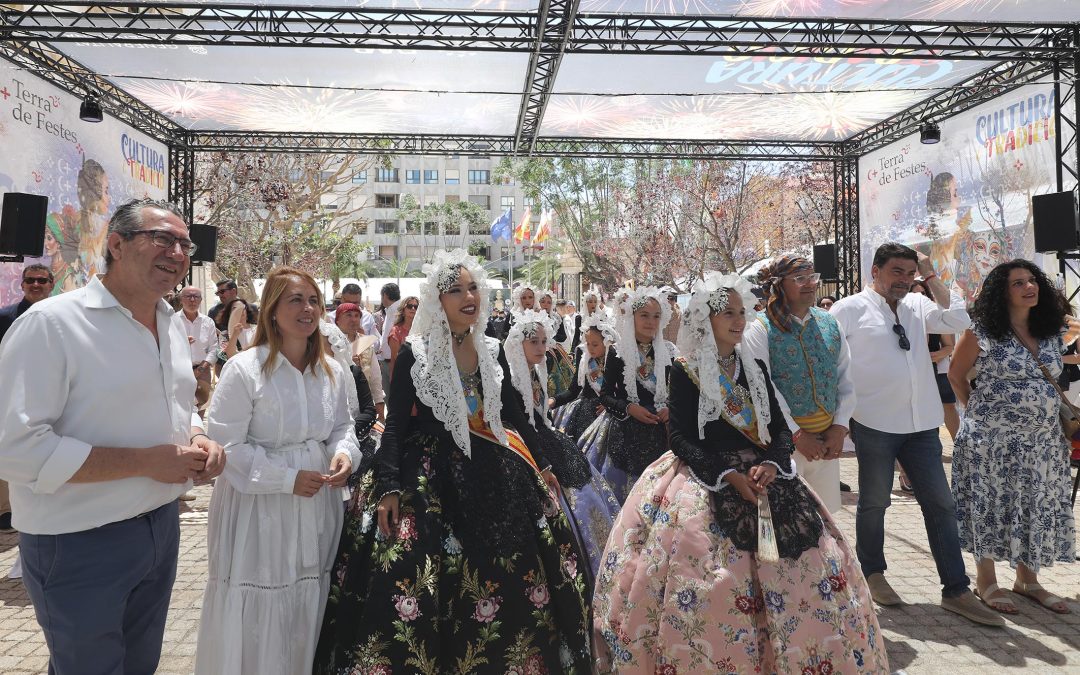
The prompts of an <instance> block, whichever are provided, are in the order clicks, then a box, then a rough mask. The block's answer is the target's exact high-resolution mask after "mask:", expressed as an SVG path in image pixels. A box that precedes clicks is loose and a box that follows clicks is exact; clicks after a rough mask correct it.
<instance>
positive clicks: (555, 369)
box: [536, 289, 574, 396]
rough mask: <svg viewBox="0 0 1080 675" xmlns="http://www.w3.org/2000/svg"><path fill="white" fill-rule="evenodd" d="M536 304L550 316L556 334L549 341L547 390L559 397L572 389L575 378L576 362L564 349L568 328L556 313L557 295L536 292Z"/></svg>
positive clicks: (543, 291)
mask: <svg viewBox="0 0 1080 675" xmlns="http://www.w3.org/2000/svg"><path fill="white" fill-rule="evenodd" d="M536 304H537V305H538V306H539V309H540V311H541V312H543V313H545V314H546V315H547V316H548V320H549V321H550V322H551V325H552V326H554V327H555V328H554V330H555V333H554V334H553V335H551V339H550V340H549V341H548V351H547V356H546V359H545V360H546V367H547V372H548V384H547V390H548V392H550V394H551V395H552V396H558V395H559V394H562V393H563V392H565V391H566V390H567V389H569V388H570V383H571V382H573V378H574V362H573V360H572V359H571V358H570V355H569V354H567V353H566V350H565V349H563V346H562V343H563V342H566V326H565V325H564V324H563V321H562V317H561V316H559V313H558V312H556V311H555V294H554V293H552V292H551V291H549V290H547V289H542V290H538V291H536Z"/></svg>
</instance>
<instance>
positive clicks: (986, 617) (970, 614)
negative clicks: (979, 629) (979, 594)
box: [941, 591, 1005, 626]
mask: <svg viewBox="0 0 1080 675" xmlns="http://www.w3.org/2000/svg"><path fill="white" fill-rule="evenodd" d="M941 607H942V608H943V609H947V610H948V611H950V612H954V613H956V614H959V615H960V616H962V617H964V618H965V619H968V620H970V621H974V622H975V623H981V624H982V625H984V626H1004V625H1005V617H1003V616H1001V615H1000V614H998V613H997V612H995V611H994V610H992V609H990V608H989V607H987V606H986V605H984V604H982V603H981V602H979V599H978V598H976V597H975V594H974V593H972V592H971V591H964V594H963V595H958V596H956V597H955V598H942V599H941Z"/></svg>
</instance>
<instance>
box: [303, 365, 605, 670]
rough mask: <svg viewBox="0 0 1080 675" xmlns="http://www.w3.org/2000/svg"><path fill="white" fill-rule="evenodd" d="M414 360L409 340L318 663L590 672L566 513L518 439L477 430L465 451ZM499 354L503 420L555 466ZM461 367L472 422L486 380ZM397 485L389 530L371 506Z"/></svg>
mask: <svg viewBox="0 0 1080 675" xmlns="http://www.w3.org/2000/svg"><path fill="white" fill-rule="evenodd" d="M414 360H415V357H414V355H413V352H412V348H411V345H408V344H406V345H404V346H403V347H402V350H401V352H400V353H399V355H398V361H397V364H396V366H395V377H394V378H393V380H392V389H391V393H390V398H389V406H390V409H389V412H388V417H387V424H386V432H385V433H384V435H383V439H382V446H381V448H380V450H379V454H378V456H377V458H376V462H375V469H374V470H373V471H372V472H370V473H368V474H367V475H366V476H365V477H364V479H363V480H362V481H361V484H360V489H358V490H357V491H356V494H355V495H354V496H353V499H352V502H351V503H350V505H349V511H348V513H347V515H346V521H345V528H344V532H343V534H342V538H341V544H340V547H339V550H338V556H337V562H336V563H335V567H334V572H333V579H332V582H331V589H330V597H329V600H328V602H327V609H326V614H325V617H324V620H323V627H322V632H321V635H320V637H319V643H318V646H317V648H316V655H315V664H314V670H313V672H314V673H326V674H331V673H332V674H334V675H343V674H348V675H353V674H360V673H364V674H369V673H370V674H379V675H390V674H391V673H424V674H428V675H436V674H439V675H442V674H448V673H458V674H462V675H464V674H465V673H493V674H494V673H498V674H499V675H502V674H504V673H522V674H524V673H553V674H554V673H588V672H590V668H591V666H590V646H589V607H588V603H587V600H586V598H587V596H588V590H587V589H586V588H585V583H586V582H585V574H584V566H585V565H586V564H587V563H586V562H585V559H584V558H583V554H582V552H581V551H580V549H579V547H578V544H577V542H576V540H575V537H574V533H573V531H572V530H571V528H570V524H569V523H568V521H567V518H566V516H565V515H564V514H563V512H562V510H561V509H560V508H559V505H558V503H557V502H556V501H555V499H553V497H552V495H551V493H550V492H549V491H548V490H547V487H546V486H545V485H544V483H543V481H542V479H541V478H540V476H539V474H538V472H537V470H536V468H534V467H533V466H530V464H529V463H527V462H526V461H525V460H524V459H522V457H520V456H518V455H517V454H515V453H514V452H512V451H511V450H510V449H507V448H505V447H503V446H501V445H499V444H497V443H495V442H492V441H489V440H485V439H483V438H480V437H478V436H477V435H476V434H475V433H474V434H470V440H471V458H469V457H466V456H465V454H464V453H463V452H462V451H461V449H460V448H459V447H458V446H457V445H456V444H455V442H454V440H453V437H452V435H451V434H450V432H449V431H448V430H447V429H446V428H445V426H444V425H443V424H442V423H441V422H439V421H438V420H437V419H436V418H435V417H434V414H433V413H432V411H431V409H430V408H428V407H427V406H425V405H424V404H423V403H421V402H420V401H419V400H418V399H417V396H416V389H415V386H414V384H413V382H412V378H411V377H409V373H410V369H411V367H412V364H413V363H414ZM499 362H500V365H501V367H502V368H503V371H504V375H503V391H502V392H501V395H502V399H503V401H504V405H503V408H502V410H503V418H504V421H505V422H506V424H507V427H508V428H510V427H512V428H514V429H517V430H518V431H519V432H520V434H521V438H522V439H524V441H525V443H526V445H527V446H528V448H529V450H530V451H531V452H532V454H533V457H534V458H535V460H536V462H537V464H539V465H540V466H541V467H543V466H546V464H545V462H544V458H543V455H542V450H541V449H540V444H539V443H538V442H537V439H536V435H535V432H534V430H533V429H532V427H531V425H529V423H528V421H527V420H526V418H525V415H524V410H523V409H522V406H521V405H520V397H518V394H517V392H516V391H514V389H513V386H512V385H511V384H510V375H509V372H507V370H508V369H507V368H506V363H505V359H504V358H503V357H502V355H501V352H500V356H499ZM477 379H478V378H477ZM462 380H463V395H464V396H466V400H467V402H468V404H469V410H470V413H471V414H470V426H471V427H472V428H474V429H477V428H478V427H484V428H486V426H485V425H484V423H483V399H484V397H483V392H481V391H479V387H478V384H477V383H476V382H475V381H468V378H465V377H463V378H462ZM414 405H415V406H416V410H417V415H416V416H415V417H411V416H410V412H411V411H412V408H413V406H414ZM393 491H400V495H401V497H400V516H399V518H400V520H399V525H398V527H397V530H396V532H394V533H393V534H392V535H391V537H390V538H385V537H383V536H382V535H381V534H379V531H378V517H377V514H376V512H375V509H376V507H377V506H378V502H379V500H380V499H381V497H382V496H383V495H384V494H386V493H388V492H393Z"/></svg>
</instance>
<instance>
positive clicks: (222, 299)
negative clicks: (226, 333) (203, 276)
mask: <svg viewBox="0 0 1080 675" xmlns="http://www.w3.org/2000/svg"><path fill="white" fill-rule="evenodd" d="M214 295H216V296H217V298H218V302H217V304H216V305H214V306H213V307H211V308H210V309H209V310H207V312H206V315H207V316H208V317H210V319H211V320H213V321H214V323H218V313H219V312H221V310H222V309H224V308H225V305H227V304H229V303H231V302H232V301H233V300H235V299H236V297H237V287H236V280H235V279H222V280H221V281H219V282H217V291H216V292H215V293H214Z"/></svg>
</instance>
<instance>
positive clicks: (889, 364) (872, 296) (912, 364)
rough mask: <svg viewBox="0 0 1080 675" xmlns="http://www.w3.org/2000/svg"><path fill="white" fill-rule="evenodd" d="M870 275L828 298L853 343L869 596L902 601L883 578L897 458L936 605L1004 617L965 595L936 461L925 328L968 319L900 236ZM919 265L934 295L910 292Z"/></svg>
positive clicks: (959, 326) (980, 616) (983, 619)
mask: <svg viewBox="0 0 1080 675" xmlns="http://www.w3.org/2000/svg"><path fill="white" fill-rule="evenodd" d="M870 273H871V275H872V276H873V283H872V284H871V285H870V286H868V287H867V288H866V289H864V290H863V291H862V292H861V293H858V294H856V295H853V296H850V297H847V298H842V299H840V300H838V301H837V302H836V304H835V305H833V307H832V311H831V312H830V314H831V315H832V316H833V317H835V318H836V320H837V321H838V322H839V324H840V327H841V328H842V329H843V330H844V333H845V335H846V336H847V340H848V344H849V345H850V346H851V364H852V365H851V372H852V379H853V380H854V382H855V394H856V397H857V401H856V405H855V413H854V414H853V415H852V421H851V435H852V439H853V440H854V441H855V452H856V455H857V456H858V459H859V506H858V509H857V510H856V513H855V537H856V541H855V551H856V553H857V554H858V556H859V563H860V564H861V565H862V571H863V574H864V575H866V581H867V584H868V585H869V586H870V593H871V595H872V596H873V598H874V600H875V601H876V602H877V603H878V604H880V605H898V604H901V602H902V601H901V600H900V597H899V596H898V595H897V594H896V592H895V591H894V590H893V589H892V586H890V585H889V582H888V581H886V579H885V569H886V567H887V565H886V563H885V550H884V546H885V510H886V509H887V508H889V504H890V503H891V500H890V496H889V495H890V492H891V491H892V485H893V465H894V464H895V463H896V461H897V460H899V462H900V466H902V467H903V468H904V470H905V471H906V472H907V475H908V477H909V478H910V479H911V482H912V485H913V486H914V488H915V499H916V501H918V503H919V507H920V508H921V509H922V514H923V522H924V523H925V525H926V534H927V537H928V539H929V542H930V552H931V553H932V554H933V556H934V562H935V563H936V565H937V571H938V576H939V578H940V580H941V585H942V600H941V606H942V607H943V608H944V609H946V610H948V611H950V612H955V613H957V614H959V615H961V616H963V617H966V618H967V619H970V620H971V621H974V622H976V623H981V624H985V625H988V626H1003V625H1004V624H1005V622H1004V619H1002V617H1001V615H1000V614H998V613H997V612H995V611H993V610H991V609H989V608H987V607H986V606H984V605H983V604H982V603H980V602H979V601H978V599H977V598H976V597H975V596H974V594H972V592H971V590H970V588H969V586H970V580H969V579H968V577H967V575H966V574H965V571H964V560H963V557H962V555H961V552H960V540H959V534H958V529H957V528H958V524H957V521H956V504H955V502H954V501H953V497H952V492H951V491H950V489H949V483H948V481H946V480H945V470H944V469H943V468H942V465H941V440H940V438H939V436H938V434H939V431H938V428H939V427H940V426H941V425H942V423H943V422H944V421H945V414H944V412H943V411H942V408H941V399H940V398H939V396H938V389H937V382H936V381H935V379H934V369H933V366H932V365H931V362H930V350H929V347H928V346H927V340H926V335H927V333H960V332H962V331H963V330H964V329H966V328H967V327H968V325H969V324H970V323H971V319H970V318H969V317H968V314H967V311H966V310H965V309H964V306H963V303H962V302H960V301H959V299H957V300H956V302H955V304H954V301H953V300H952V299H951V298H950V296H949V292H948V290H946V288H945V286H944V284H942V283H941V280H940V279H938V278H937V275H936V274H935V273H934V267H933V265H932V264H931V262H930V260H929V259H928V258H927V257H926V256H925V255H922V254H919V253H916V252H915V251H914V250H913V249H911V248H908V247H907V246H904V245H902V244H897V243H887V244H882V245H881V246H880V247H878V249H877V251H876V252H875V253H874V261H873V266H872V267H871V268H870ZM916 274H919V275H920V276H922V278H923V279H924V280H925V281H926V283H927V285H928V286H929V287H930V288H931V291H932V292H933V294H934V298H936V300H937V302H936V303H935V302H934V301H932V300H930V299H929V298H927V297H926V296H924V295H922V294H919V293H909V291H910V290H911V285H912V284H913V283H914V281H915V275H916Z"/></svg>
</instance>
